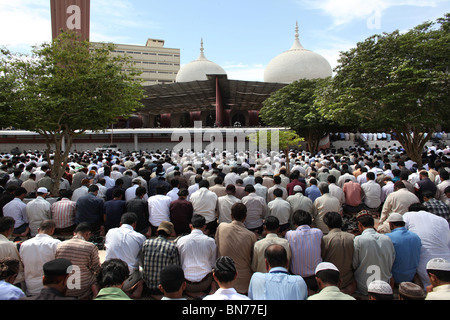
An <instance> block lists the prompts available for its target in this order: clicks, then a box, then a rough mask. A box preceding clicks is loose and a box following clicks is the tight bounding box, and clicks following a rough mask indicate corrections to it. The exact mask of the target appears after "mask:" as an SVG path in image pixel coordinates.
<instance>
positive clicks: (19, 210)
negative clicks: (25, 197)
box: [3, 198, 28, 228]
mask: <svg viewBox="0 0 450 320" xmlns="http://www.w3.org/2000/svg"><path fill="white" fill-rule="evenodd" d="M26 207H27V205H26V204H25V203H24V202H23V201H22V200H20V199H19V198H14V199H13V200H11V201H10V202H8V203H7V204H6V205H5V206H4V207H3V216H5V217H11V218H14V220H15V224H14V228H18V227H20V226H21V225H23V224H25V223H28V219H27V211H26Z"/></svg>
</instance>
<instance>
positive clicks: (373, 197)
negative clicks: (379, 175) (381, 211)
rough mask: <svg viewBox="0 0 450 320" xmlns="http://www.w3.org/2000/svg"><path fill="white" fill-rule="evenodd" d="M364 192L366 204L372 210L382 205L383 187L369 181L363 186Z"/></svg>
mask: <svg viewBox="0 0 450 320" xmlns="http://www.w3.org/2000/svg"><path fill="white" fill-rule="evenodd" d="M361 189H362V190H363V192H364V197H363V200H364V203H365V205H366V206H368V207H369V208H371V209H375V208H378V207H379V206H380V205H381V186H380V185H379V184H378V183H376V182H375V181H374V180H369V181H367V182H366V183H363V184H362V185H361Z"/></svg>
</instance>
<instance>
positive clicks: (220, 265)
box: [215, 256, 236, 273]
mask: <svg viewBox="0 0 450 320" xmlns="http://www.w3.org/2000/svg"><path fill="white" fill-rule="evenodd" d="M215 269H216V270H217V271H228V272H234V273H235V272H236V265H235V264H234V261H233V259H231V258H230V257H226V256H224V257H220V258H218V259H217V260H216V267H215Z"/></svg>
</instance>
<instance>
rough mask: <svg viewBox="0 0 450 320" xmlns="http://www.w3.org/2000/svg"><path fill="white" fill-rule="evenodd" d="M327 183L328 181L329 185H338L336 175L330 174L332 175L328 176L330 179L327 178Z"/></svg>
mask: <svg viewBox="0 0 450 320" xmlns="http://www.w3.org/2000/svg"><path fill="white" fill-rule="evenodd" d="M327 181H328V182H329V183H336V177H335V176H334V175H332V174H330V175H328V177H327Z"/></svg>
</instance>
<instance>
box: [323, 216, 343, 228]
mask: <svg viewBox="0 0 450 320" xmlns="http://www.w3.org/2000/svg"><path fill="white" fill-rule="evenodd" d="M323 222H324V223H325V224H326V225H327V227H328V228H329V229H335V228H339V229H340V228H342V223H343V221H342V217H341V215H340V214H339V213H337V212H327V213H325V215H324V217H323Z"/></svg>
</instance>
